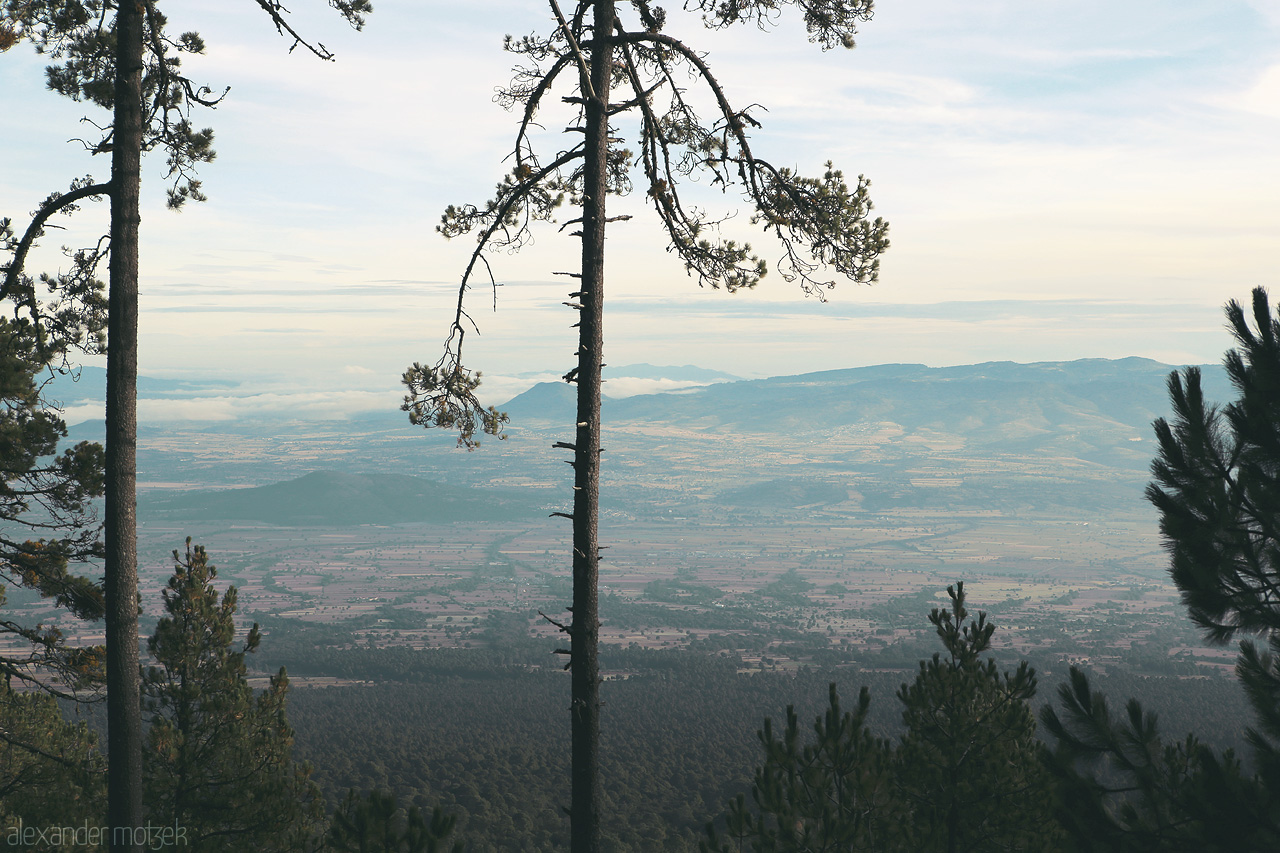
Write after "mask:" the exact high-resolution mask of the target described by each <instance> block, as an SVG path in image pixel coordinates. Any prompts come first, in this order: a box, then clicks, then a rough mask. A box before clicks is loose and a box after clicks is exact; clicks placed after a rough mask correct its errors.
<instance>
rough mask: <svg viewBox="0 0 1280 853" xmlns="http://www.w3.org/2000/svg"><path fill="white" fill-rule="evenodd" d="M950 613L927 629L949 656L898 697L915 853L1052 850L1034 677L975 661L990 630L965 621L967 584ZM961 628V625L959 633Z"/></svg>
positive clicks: (924, 667)
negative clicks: (1034, 704)
mask: <svg viewBox="0 0 1280 853" xmlns="http://www.w3.org/2000/svg"><path fill="white" fill-rule="evenodd" d="M947 595H948V596H949V597H950V599H951V607H950V608H949V609H946V610H944V609H941V608H934V610H933V612H932V613H930V614H929V621H930V622H931V623H933V625H934V627H935V628H936V629H937V633H938V637H939V639H941V640H942V645H943V648H944V649H945V650H946V654H945V655H943V654H934V656H933V658H932V659H931V660H928V661H921V662H920V671H919V672H918V673H917V675H916V679H915V681H914V682H913V683H912V684H910V685H905V684H904V685H903V686H902V689H901V690H899V691H898V699H899V701H901V702H902V706H903V711H902V721H903V724H904V726H905V728H906V732H905V733H904V734H903V737H902V742H901V744H900V745H899V747H898V754H897V760H898V785H899V791H900V793H901V795H902V797H903V799H904V801H905V804H906V806H907V809H908V810H909V812H910V815H911V820H910V822H909V827H910V828H909V832H908V833H907V835H908V844H907V849H910V850H913V851H920V853H924V851H934V850H937V851H945V852H946V853H957V852H958V851H979V850H1049V849H1052V847H1053V841H1054V835H1055V833H1054V831H1053V827H1052V822H1051V820H1050V817H1051V815H1050V809H1049V805H1048V804H1049V796H1048V785H1047V778H1046V776H1045V773H1044V770H1043V768H1042V766H1041V763H1040V757H1039V749H1038V745H1037V742H1036V739H1035V733H1036V722H1035V716H1034V715H1033V713H1032V711H1031V705H1030V703H1031V700H1032V698H1033V697H1034V696H1035V693H1036V674H1035V670H1033V669H1031V668H1030V666H1028V664H1027V662H1026V661H1022V662H1021V663H1020V664H1019V665H1018V668H1017V669H1016V670H1014V671H1013V672H1012V673H1009V672H1001V671H1000V669H999V668H998V667H997V665H996V662H995V661H994V660H992V659H990V658H988V659H987V660H986V661H983V660H982V657H981V656H982V654H983V653H984V652H986V651H988V650H989V649H990V646H991V635H992V634H993V633H994V632H995V626H994V625H992V624H991V623H989V622H987V620H986V614H985V613H979V614H978V618H977V620H972V619H970V618H969V612H968V610H967V609H966V608H965V594H964V584H963V583H959V584H957V585H956V586H955V587H947ZM966 623H967V624H966Z"/></svg>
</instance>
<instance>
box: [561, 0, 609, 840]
mask: <svg viewBox="0 0 1280 853" xmlns="http://www.w3.org/2000/svg"><path fill="white" fill-rule="evenodd" d="M593 11H594V18H593V21H594V31H593V34H592V45H591V87H592V90H593V92H594V96H595V97H591V96H590V95H589V94H587V93H584V96H586V97H587V108H586V114H587V128H586V130H587V136H586V162H585V163H584V165H583V171H584V178H583V183H584V186H583V206H582V280H581V284H582V294H581V304H582V311H581V312H579V313H580V320H581V325H580V327H579V330H578V429H577V439H576V441H575V442H574V444H575V450H574V462H573V464H574V486H573V487H574V493H573V624H572V634H571V638H572V653H573V654H572V657H571V659H570V660H571V667H570V668H571V674H572V681H573V685H572V702H571V709H572V710H571V713H572V718H573V725H572V741H573V755H572V771H571V772H572V780H573V793H572V802H571V807H570V824H571V828H570V832H571V844H570V850H571V852H572V853H597V851H599V849H600V768H599V750H600V665H599V659H598V651H599V644H600V619H599V594H598V591H597V586H598V575H599V563H600V542H599V520H600V368H601V366H602V361H603V357H604V329H603V319H604V230H605V222H606V216H605V196H606V192H607V188H608V183H607V182H608V176H607V168H608V153H609V114H608V108H609V85H610V77H611V74H612V66H613V45H612V38H613V20H614V4H613V0H599V2H597V3H596V4H595V9H594V10H593Z"/></svg>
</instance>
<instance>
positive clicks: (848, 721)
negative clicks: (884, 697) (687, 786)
mask: <svg viewBox="0 0 1280 853" xmlns="http://www.w3.org/2000/svg"><path fill="white" fill-rule="evenodd" d="M870 704H871V697H870V694H869V692H868V691H867V688H865V687H864V688H862V692H861V693H860V694H859V695H858V708H857V710H856V711H852V712H848V711H842V710H841V708H840V697H839V695H838V694H837V692H836V686H835V685H834V684H832V685H831V688H830V696H829V697H828V708H827V710H826V712H825V713H824V714H822V715H821V716H819V717H818V718H817V720H815V721H814V724H813V729H814V740H813V742H812V743H806V744H803V745H802V744H801V743H800V727H799V724H798V721H797V718H796V713H795V709H794V707H791V706H788V708H787V724H786V728H785V729H784V731H783V733H782V737H780V738H779V737H778V736H777V735H776V734H775V733H774V730H773V722H772V720H769V719H766V720H765V721H764V728H763V729H761V730H760V732H759V737H760V743H761V745H762V746H763V747H764V764H763V765H761V766H760V767H758V768H757V769H756V773H755V781H754V783H753V784H752V786H751V799H752V805H751V807H748V806H747V803H746V798H745V797H743V796H741V795H739V796H738V798H737V799H736V800H734V801H733V802H731V803H730V804H729V811H728V814H727V815H725V818H724V830H723V832H722V831H721V830H720V828H719V827H718V826H717V825H716V823H715V822H714V821H713V822H711V823H709V824H707V838H706V840H704V841H702V842H701V843H700V845H699V849H700V850H702V851H703V853H732V851H734V850H742V849H744V845H745V844H747V843H748V842H749V843H750V844H751V846H750V847H749V848H745V849H750V850H754V851H756V852H757V853H784V851H785V853H792V852H794V853H800V851H827V850H831V851H836V850H838V851H857V850H868V851H871V850H887V849H890V847H891V845H890V842H891V841H892V839H894V838H895V837H896V835H897V833H898V827H899V823H900V820H901V818H902V817H903V814H902V811H901V809H900V808H899V807H898V803H897V801H896V798H895V794H894V792H893V777H892V748H891V746H890V745H889V743H888V741H885V740H881V739H878V738H875V737H872V735H871V733H870V732H869V731H868V730H867V728H866V718H867V709H868V708H869V707H870Z"/></svg>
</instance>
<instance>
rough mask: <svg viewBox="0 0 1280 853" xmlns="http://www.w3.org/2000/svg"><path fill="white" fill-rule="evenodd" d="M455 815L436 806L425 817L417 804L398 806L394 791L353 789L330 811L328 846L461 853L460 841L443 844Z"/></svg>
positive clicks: (345, 852) (351, 852)
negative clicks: (366, 792)
mask: <svg viewBox="0 0 1280 853" xmlns="http://www.w3.org/2000/svg"><path fill="white" fill-rule="evenodd" d="M456 820H457V819H456V817H454V816H453V815H447V814H445V813H444V810H443V809H441V808H440V807H439V806H436V807H435V808H434V809H432V811H431V816H430V817H429V818H427V817H424V816H423V814H422V810H421V809H420V808H418V807H417V806H410V807H409V808H408V809H407V810H405V809H402V808H400V805H399V804H398V803H397V802H396V797H395V795H394V794H392V793H390V792H388V791H379V790H376V789H375V790H372V791H370V792H369V793H368V794H367V795H366V796H363V797H362V796H360V795H359V794H357V793H356V792H355V790H354V789H353V790H352V791H350V792H349V793H348V794H347V798H346V799H345V800H344V801H343V802H342V805H341V806H339V807H338V810H337V811H336V812H334V814H333V820H332V822H331V823H330V825H329V835H328V838H327V842H328V849H330V850H335V851H341V853H446V851H449V853H462V850H463V845H462V842H460V841H459V842H455V843H454V844H453V846H451V847H446V846H445V845H446V844H447V843H448V838H449V836H450V835H452V834H453V827H454V824H455V823H456Z"/></svg>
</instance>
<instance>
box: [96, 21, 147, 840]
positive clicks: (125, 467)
mask: <svg viewBox="0 0 1280 853" xmlns="http://www.w3.org/2000/svg"><path fill="white" fill-rule="evenodd" d="M142 16H143V8H142V3H141V2H140V0H124V2H122V3H120V4H119V8H118V10H117V12H116V69H115V72H116V77H115V103H114V112H115V115H114V122H113V137H114V138H113V140H112V152H111V258H110V267H109V271H110V274H109V281H110V290H109V291H108V296H107V299H108V312H109V313H108V318H107V447H106V525H105V530H104V537H105V542H106V577H105V585H106V603H107V612H106V621H107V749H108V753H107V760H108V770H107V782H108V789H107V812H108V824H109V825H110V827H111V839H110V849H111V851H112V853H125V851H130V853H132V851H140V850H142V849H143V845H142V844H135V843H134V841H135V839H134V837H133V831H132V829H133V828H135V827H141V826H142V825H143V816H142V708H141V701H140V693H139V674H138V543H137V514H136V513H137V438H138V416H137V378H138V224H139V222H140V220H141V214H140V211H139V193H140V189H141V183H142V177H141V160H142V44H143V32H142V30H143V18H142ZM126 827H127V828H128V829H125V828H126ZM121 830H123V831H121ZM143 840H145V839H143Z"/></svg>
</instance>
